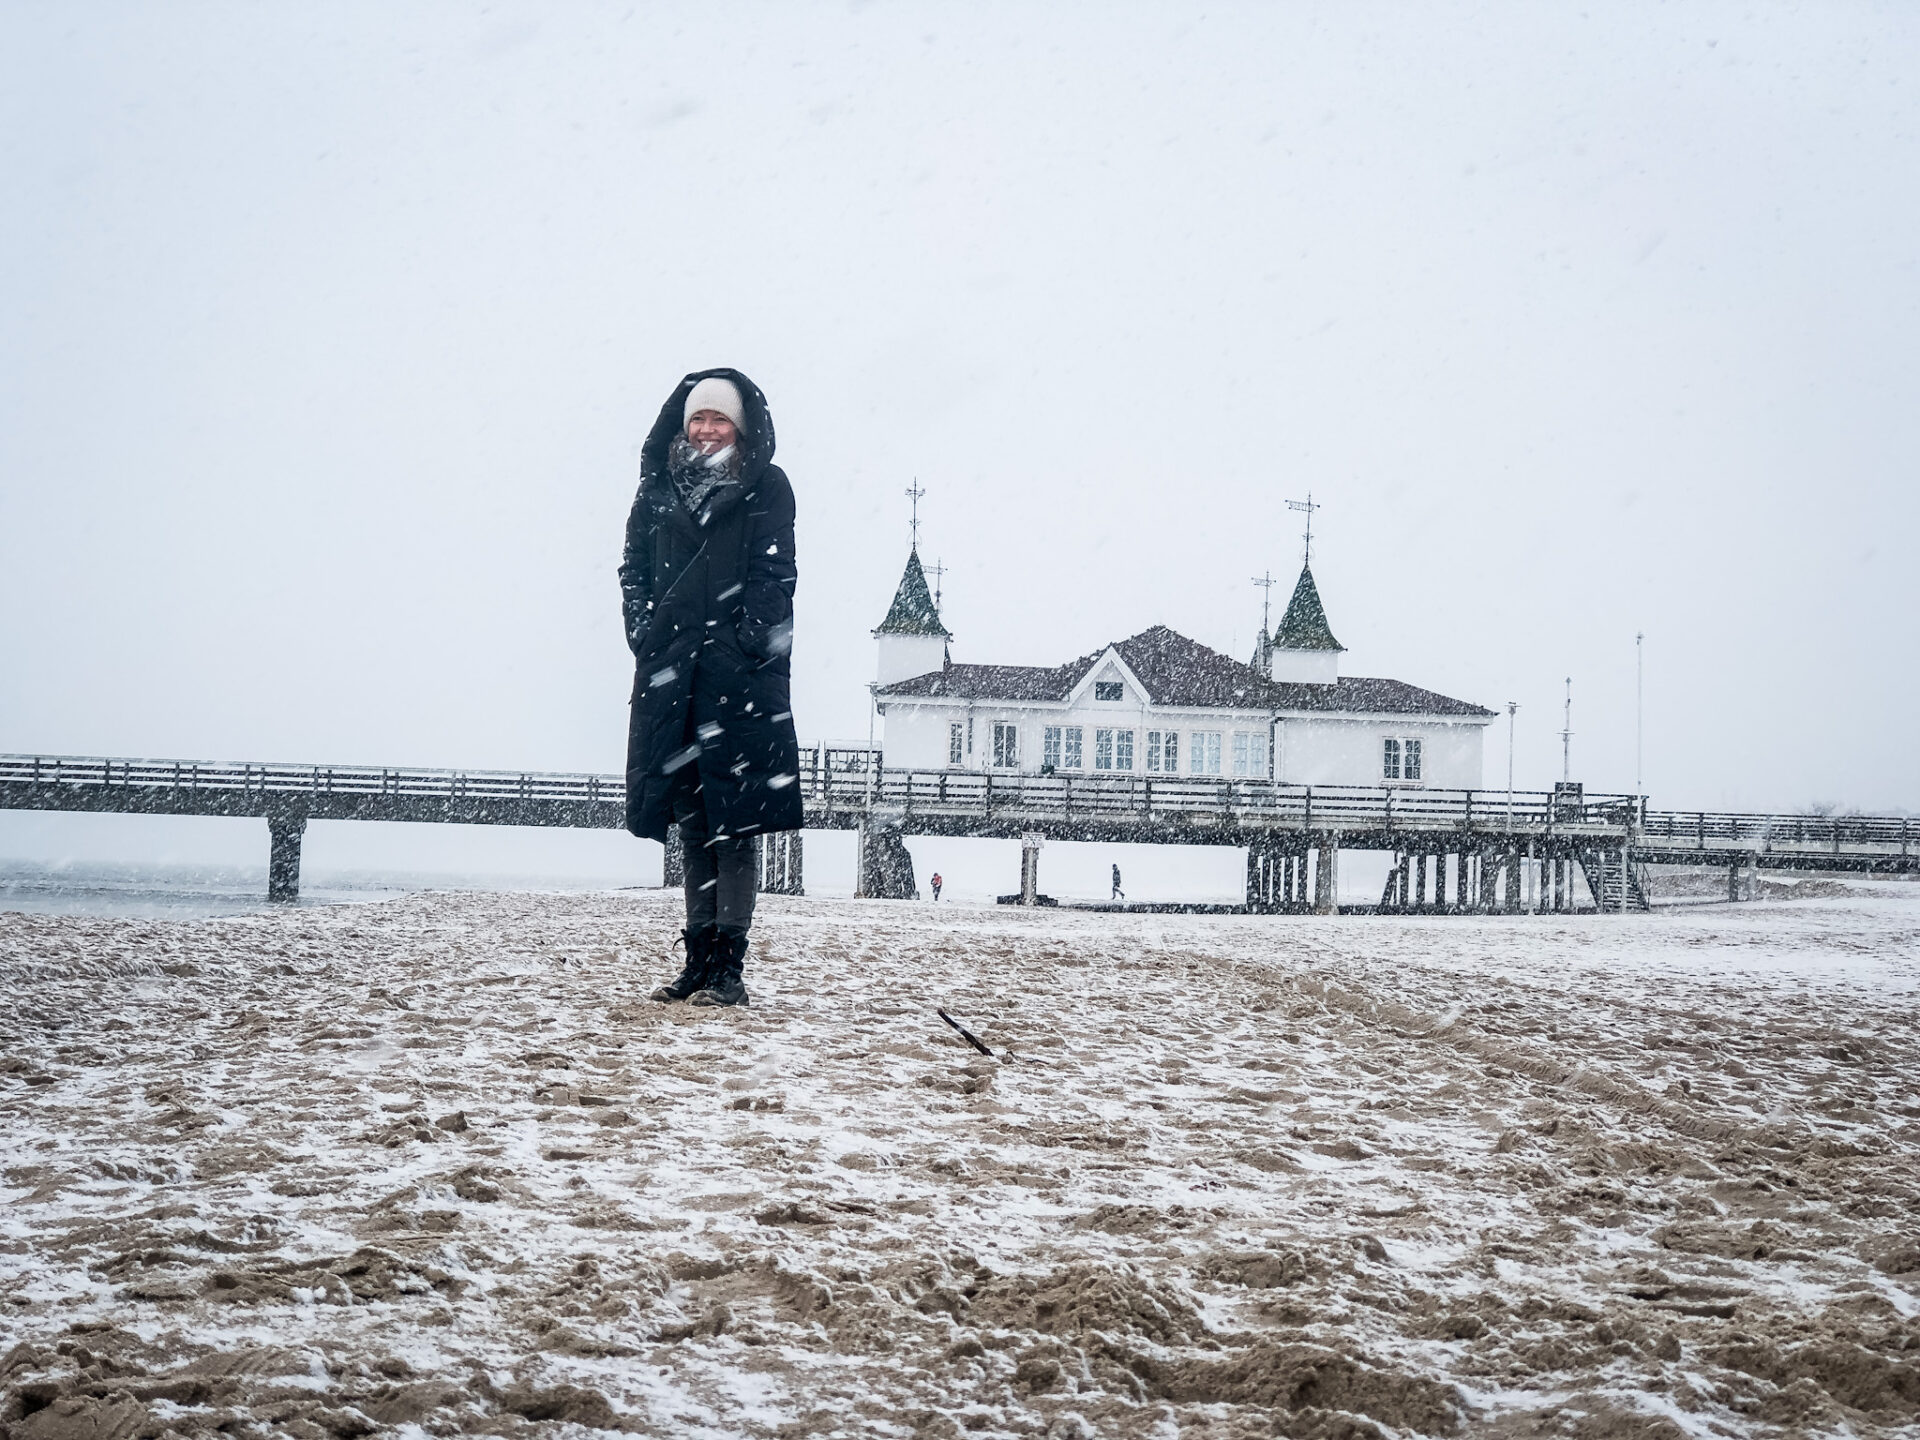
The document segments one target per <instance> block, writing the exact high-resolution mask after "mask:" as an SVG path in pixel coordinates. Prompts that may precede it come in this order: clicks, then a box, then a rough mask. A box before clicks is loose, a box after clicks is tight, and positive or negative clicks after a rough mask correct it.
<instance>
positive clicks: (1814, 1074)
mask: <svg viewBox="0 0 1920 1440" xmlns="http://www.w3.org/2000/svg"><path fill="white" fill-rule="evenodd" d="M675 909H676V906H675V901H674V898H673V897H671V896H669V895H664V894H660V893H645V892H636V893H623V894H613V893H607V894H589V895H514V894H505V895H500V894H495V895H485V894H461V895H445V894H416V895H409V896H405V897H402V898H398V899H394V900H391V901H387V902H384V903H380V904H374V905H359V906H349V907H338V908H322V909H305V908H303V909H298V910H292V911H285V912H277V913H272V914H262V915H250V916H242V917H225V918H213V919H203V920H194V921H156V920H134V919H98V918H95V919H87V918H76V917H70V916H45V915H13V914H9V915H0V979H3V980H4V983H5V987H6V995H7V1006H6V1010H5V1018H4V1021H0V1042H3V1044H4V1054H3V1056H0V1072H4V1073H0V1126H3V1129H0V1135H3V1137H4V1139H3V1143H4V1154H3V1155H0V1165H3V1166H4V1170H3V1171H0V1215H3V1216H4V1219H3V1220H0V1337H3V1338H0V1356H4V1358H0V1391H3V1392H4V1393H3V1396H0V1405H3V1406H4V1410H0V1415H3V1416H4V1424H5V1426H6V1427H7V1430H8V1432H9V1433H10V1434H11V1435H12V1436H16V1437H36V1440H56V1437H76V1440H78V1437H116V1440H117V1437H132V1436H136V1435H153V1434H160V1433H162V1432H165V1431H168V1430H172V1431H177V1432H180V1433H183V1434H187V1433H193V1432H204V1431H209V1430H211V1429H214V1428H221V1429H225V1430H226V1431H228V1432H229V1433H232V1434H245V1433H265V1432H269V1431H271V1432H274V1433H283V1434H291V1435H297V1436H303V1437H308V1440H321V1437H323V1436H327V1435H332V1436H340V1437H350V1436H355V1435H359V1434H361V1433H364V1432H368V1431H371V1430H374V1429H376V1428H379V1429H385V1428H388V1427H397V1428H399V1429H402V1430H406V1429H408V1428H409V1427H419V1429H420V1430H424V1431H426V1432H430V1433H435V1434H450V1433H456V1432H461V1431H468V1432H482V1433H487V1434H517V1433H521V1432H523V1431H530V1430H533V1429H540V1430H554V1429H558V1428H563V1427H565V1426H567V1425H568V1424H575V1425H583V1426H592V1427H601V1428H614V1429H625V1430H629V1431H634V1432H639V1433H646V1434H659V1435H688V1436H716V1437H717V1436H740V1435H752V1436H800V1435H822V1436H825V1435H898V1436H907V1435H923V1436H958V1435H962V1434H969V1435H986V1436H991V1435H1004V1434H1014V1435H1028V1436H1038V1435H1049V1436H1076V1435H1084V1436H1091V1435H1102V1436H1105V1435H1114V1436H1142V1437H1144V1436H1173V1435H1176V1434H1178V1435H1192V1436H1217V1437H1229V1436H1254V1435H1262V1436H1264V1435H1272V1434H1275V1433H1281V1434H1287V1435H1293V1436H1320V1437H1329V1440H1331V1437H1342V1436H1357V1435H1372V1434H1376V1433H1379V1431H1381V1430H1384V1431H1387V1432H1419V1433H1425V1434H1447V1433H1466V1434H1475V1435H1501V1436H1506V1435H1514V1436H1518V1435H1534V1434H1567V1435H1579V1436H1586V1437H1603V1436H1615V1435H1619V1436H1625V1435H1661V1434H1680V1433H1689V1434H1702V1435H1706V1434H1733V1435H1746V1434H1774V1433H1777V1434H1795V1435H1799V1434H1808V1433H1825V1432H1833V1431H1844V1430H1846V1429H1848V1428H1851V1430H1852V1431H1853V1432H1854V1433H1858V1434H1872V1435H1883V1434H1884V1435H1891V1434H1896V1433H1906V1434H1912V1433H1916V1430H1917V1429H1920V1318H1916V1317H1920V1221H1917V1220H1916V1218H1915V1217H1916V1211H1917V1210H1920V1033H1917V1032H1916V1025H1915V1020H1916V1010H1917V1009H1920V887H1915V886H1902V885H1884V886H1880V887H1864V889H1863V890H1862V892H1861V893H1857V894H1853V895H1843V896H1832V897H1826V898H1819V899H1809V900H1799V901H1795V902H1792V903H1774V904H1768V903H1762V904H1753V905H1744V906H1740V907H1737V908H1736V907H1702V908H1697V909H1690V910H1677V911H1669V912H1664V913H1656V914H1653V915H1629V916H1608V917H1604V918H1602V917H1593V916H1585V917H1563V918H1549V917H1540V918H1531V919H1521V918H1515V919H1494V918H1489V919H1435V920H1399V919H1386V918H1374V919H1336V920H1313V919H1299V918H1253V917H1174V916H1116V915H1091V914H1079V913H1071V912H1039V913H1022V912H1018V911H1010V910H1005V909H999V910H996V909H991V908H967V907H959V906H948V905H942V906H940V907H938V908H937V909H936V907H934V906H932V905H928V904H908V903H886V902H855V901H843V900H817V899H806V900H780V899H775V898H768V899H767V900H766V901H765V902H764V906H763V910H762V917H761V921H760V925H759V927H758V929H757V931H756V937H757V945H756V953H755V955H754V957H753V958H752V960H751V961H750V964H749V984H750V986H751V987H752V990H753V997H754V999H753V1005H752V1007H751V1008H750V1009H747V1010H740V1011H733V1012H723V1011H694V1010H688V1009H686V1008H684V1007H678V1006H676V1007H665V1006H658V1005H653V1004H650V1003H648V1002H647V1000H646V999H645V996H646V992H647V990H648V989H650V988H651V987H652V986H653V985H654V984H655V983H657V982H658V980H659V979H660V978H661V977H662V975H663V974H664V973H665V972H666V971H667V970H668V969H669V968H670V962H669V961H668V960H667V958H666V957H667V955H668V942H669V940H670V939H671V938H672V937H673V935H674V933H675ZM937 1005H943V1006H945V1007H946V1008H947V1009H948V1010H949V1011H950V1012H951V1013H953V1014H954V1015H955V1016H956V1017H957V1018H959V1019H960V1020H961V1021H963V1023H965V1024H967V1025H969V1026H970V1027H971V1028H972V1029H973V1030H974V1031H975V1032H976V1033H977V1034H978V1035H979V1036H980V1037H981V1038H982V1039H983V1040H984V1041H985V1042H986V1044H987V1045H989V1046H990V1047H992V1049H993V1050H994V1051H995V1055H994V1058H992V1059H988V1058H986V1057H984V1056H981V1055H978V1054H975V1053H974V1052H972V1051H970V1050H969V1049H968V1048H966V1046H965V1045H964V1044H963V1043H962V1042H961V1041H960V1039H959V1037H958V1036H956V1035H955V1034H954V1033H953V1032H952V1031H951V1030H949V1029H947V1027H946V1026H945V1025H943V1024H942V1023H941V1021H940V1019H939V1018H938V1017H937V1016H936V1014H935V1013H934V1009H935V1006H937ZM414 1433H418V1430H416V1431H414Z"/></svg>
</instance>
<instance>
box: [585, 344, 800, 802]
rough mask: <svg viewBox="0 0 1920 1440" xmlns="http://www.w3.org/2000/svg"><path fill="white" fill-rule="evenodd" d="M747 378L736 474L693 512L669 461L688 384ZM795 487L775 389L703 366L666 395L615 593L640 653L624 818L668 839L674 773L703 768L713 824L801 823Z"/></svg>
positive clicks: (645, 458)
mask: <svg viewBox="0 0 1920 1440" xmlns="http://www.w3.org/2000/svg"><path fill="white" fill-rule="evenodd" d="M709 375H721V376H724V377H726V378H727V379H728V380H731V381H732V382H733V383H734V384H735V385H736V386H738V387H739V389H740V398H741V399H742V401H743V402H744V403H745V408H746V425H745V426H744V433H743V434H742V435H741V437H740V443H741V446H742V450H743V452H744V458H743V459H742V461H741V466H740V483H739V484H737V485H728V486H724V487H722V488H721V489H720V490H719V491H718V492H717V493H716V494H715V495H714V496H713V498H711V499H710V500H708V501H707V503H706V505H705V506H704V507H703V513H702V516H701V517H699V518H696V517H695V516H693V515H689V514H688V513H687V508H686V506H685V505H684V504H683V503H682V502H681V499H680V493H679V491H678V490H677V489H676V488H675V486H674V483H673V477H672V476H671V475H670V474H669V473H668V471H667V456H668V451H669V449H670V448H671V446H672V444H673V442H674V439H675V437H677V436H678V435H679V434H680V432H681V430H682V429H683V428H684V424H683V420H684V415H683V412H684V410H685V407H686V403H687V392H688V391H689V390H691V389H692V388H693V386H694V384H695V383H696V382H698V381H700V380H704V379H705V378H706V377H708V376H709ZM795 573H796V572H795V569H794V558H793V487H792V486H791V485H789V484H788V483H787V477H786V475H785V474H784V473H783V472H782V471H781V469H780V467H779V466H777V465H775V464H774V463H773V418H772V416H770V415H769V414H768V413H767V399H766V396H764V395H762V394H761V393H760V389H759V387H758V386H757V385H755V384H754V383H753V382H752V381H751V380H749V379H747V377H746V376H744V375H742V374H741V373H740V372H739V371H738V370H701V371H698V372H697V373H695V374H692V375H689V376H687V378H686V379H684V380H682V381H681V382H680V383H679V384H678V385H677V386H675V387H674V391H673V393H672V394H671V395H669V396H668V397H667V403H666V404H665V405H664V406H663V407H662V408H661V411H660V418H659V419H658V420H657V421H655V422H654V426H653V430H652V432H651V433H650V434H648V436H647V441H646V444H645V445H644V446H642V447H641V451H640V493H639V494H638V495H637V496H635V497H634V502H633V510H632V513H630V514H629V515H628V517H627V544H626V551H625V555H624V558H623V559H622V561H621V564H620V594H621V601H622V609H623V612H624V615H625V619H626V628H627V643H628V644H629V645H630V646H631V647H632V649H633V655H634V660H635V662H636V668H635V674H634V680H633V708H632V712H631V714H630V715H629V717H628V722H627V829H629V830H631V831H632V832H633V833H634V834H635V835H640V836H644V837H645V838H647V839H649V840H665V839H666V838H667V830H668V827H669V826H670V825H671V824H672V823H673V817H672V815H671V814H670V813H669V811H670V805H669V801H668V790H669V785H670V783H671V777H672V775H673V772H674V771H675V770H677V769H678V768H680V767H681V766H683V765H687V764H693V765H697V766H698V767H699V776H700V784H701V788H702V792H703V795H704V798H705V801H706V812H707V823H708V826H709V828H710V830H711V831H712V833H713V834H714V835H715V836H716V837H717V836H720V835H723V834H724V835H753V834H759V833H760V832H762V831H768V830H798V829H799V828H800V824H801V813H802V805H801V799H800V786H799V784H798V783H796V782H797V780H798V776H799V769H800V764H799V761H800V745H799V741H798V739H797V738H796V737H795V734H794V726H793V707H792V703H791V701H790V700H789V699H788V681H789V676H790V674H791V669H790V665H789V657H790V653H791V651H792V649H793V586H794V577H795Z"/></svg>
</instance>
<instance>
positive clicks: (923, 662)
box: [873, 630, 947, 685]
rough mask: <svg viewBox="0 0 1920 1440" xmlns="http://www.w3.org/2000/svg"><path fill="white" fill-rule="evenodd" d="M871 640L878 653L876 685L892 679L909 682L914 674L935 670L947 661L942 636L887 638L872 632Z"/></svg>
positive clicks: (945, 639) (890, 636)
mask: <svg viewBox="0 0 1920 1440" xmlns="http://www.w3.org/2000/svg"><path fill="white" fill-rule="evenodd" d="M873 639H874V644H875V646H876V648H877V649H878V651H879V654H878V657H877V659H878V665H877V667H876V673H875V675H874V683H875V684H877V685H891V684H893V682H894V681H896V680H911V679H912V678H913V677H914V676H916V675H925V674H926V673H927V672H928V671H930V670H938V669H939V668H940V666H941V664H942V663H943V662H944V661H945V660H946V658H947V637H946V636H944V635H891V634H888V633H887V632H885V631H882V630H876V631H874V632H873Z"/></svg>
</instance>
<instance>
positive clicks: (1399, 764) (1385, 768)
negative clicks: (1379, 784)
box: [1380, 740, 1420, 780]
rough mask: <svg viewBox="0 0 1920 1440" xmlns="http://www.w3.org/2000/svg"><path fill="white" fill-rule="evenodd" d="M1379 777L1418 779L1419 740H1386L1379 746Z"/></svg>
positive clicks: (1387, 778)
mask: <svg viewBox="0 0 1920 1440" xmlns="http://www.w3.org/2000/svg"><path fill="white" fill-rule="evenodd" d="M1380 778H1381V779H1383V780H1418V779H1419V778H1420V742H1419V741H1418V740H1386V741H1383V742H1382V743H1381V746H1380Z"/></svg>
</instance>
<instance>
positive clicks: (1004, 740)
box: [993, 720, 1020, 770]
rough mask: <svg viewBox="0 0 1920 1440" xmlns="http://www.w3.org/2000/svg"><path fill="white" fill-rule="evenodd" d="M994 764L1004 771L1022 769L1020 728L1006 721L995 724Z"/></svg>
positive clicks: (997, 721)
mask: <svg viewBox="0 0 1920 1440" xmlns="http://www.w3.org/2000/svg"><path fill="white" fill-rule="evenodd" d="M993 763H994V765H995V766H997V767H998V768H999V769H1002V770H1017V769H1019V768H1020V727H1019V726H1018V725H1010V724H1008V723H1007V722H1006V721H1004V720H996V721H994V722H993Z"/></svg>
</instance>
